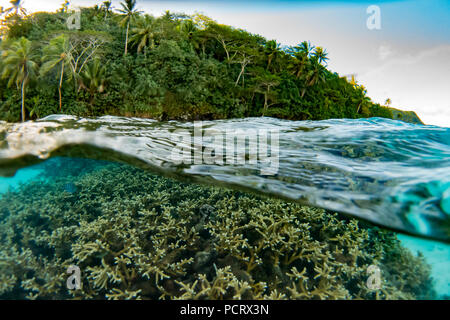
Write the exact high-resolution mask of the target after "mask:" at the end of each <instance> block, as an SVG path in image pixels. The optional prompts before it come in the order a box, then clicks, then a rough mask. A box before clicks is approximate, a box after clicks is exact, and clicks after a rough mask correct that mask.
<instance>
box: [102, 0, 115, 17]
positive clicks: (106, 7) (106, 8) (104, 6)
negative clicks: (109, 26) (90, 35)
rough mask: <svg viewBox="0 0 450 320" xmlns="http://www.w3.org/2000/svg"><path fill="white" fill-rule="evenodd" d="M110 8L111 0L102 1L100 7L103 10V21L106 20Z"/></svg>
mask: <svg viewBox="0 0 450 320" xmlns="http://www.w3.org/2000/svg"><path fill="white" fill-rule="evenodd" d="M112 8H113V7H112V2H111V1H103V3H102V9H103V10H104V11H105V21H106V18H107V17H108V14H109V13H110V12H111V10H112Z"/></svg>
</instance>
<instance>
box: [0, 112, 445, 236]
mask: <svg viewBox="0 0 450 320" xmlns="http://www.w3.org/2000/svg"><path fill="white" fill-rule="evenodd" d="M245 130H247V131H245ZM226 132H237V135H238V136H242V135H245V134H249V135H250V136H251V135H255V134H256V135H258V140H257V143H259V144H260V145H261V141H263V142H264V143H267V144H268V145H270V146H271V147H268V148H267V149H268V150H269V149H270V150H271V151H270V155H271V157H266V158H265V159H263V160H264V161H259V160H261V159H259V158H258V161H254V162H252V161H244V162H242V161H241V162H238V160H236V161H235V163H231V162H227V159H226V158H225V157H226V155H225V154H227V155H229V154H231V153H233V155H235V158H240V159H241V160H242V159H244V160H245V159H247V160H248V159H250V158H251V157H252V151H251V149H250V148H249V147H248V146H247V148H246V147H245V145H242V144H241V145H239V144H238V146H237V147H236V146H232V147H236V148H237V149H236V150H235V152H236V153H235V154H234V152H233V151H230V147H229V145H227V143H226V135H225V133H226ZM186 133H188V134H191V135H192V140H190V141H186V140H183V139H185V138H184V137H185V135H186ZM199 133H200V135H201V136H203V138H202V137H199ZM222 134H223V139H217V140H215V139H212V138H211V136H222ZM266 136H267V137H268V138H267V139H266ZM0 137H1V138H2V140H1V142H0V173H1V174H2V175H4V176H8V175H12V174H14V172H15V171H16V170H17V169H19V168H21V167H25V166H28V165H30V164H32V163H34V162H36V161H42V160H44V159H47V158H49V157H53V156H71V157H89V158H94V159H103V160H113V161H122V162H127V163H129V164H132V165H135V166H139V167H141V168H144V169H148V170H151V171H153V172H156V173H159V174H162V175H165V176H169V177H175V178H177V179H183V180H189V181H195V182H198V183H202V184H209V185H222V186H228V187H233V188H240V189H245V190H250V191H254V192H257V193H264V194H268V195H272V196H277V197H282V198H285V199H290V200H294V201H297V202H299V203H301V204H307V205H312V206H317V207H321V208H325V209H329V210H333V211H337V212H341V213H345V214H347V215H350V216H354V217H357V218H360V219H364V220H367V221H370V222H372V223H375V224H377V225H380V226H383V227H386V228H390V229H395V230H398V231H402V232H406V233H410V234H415V235H419V236H422V237H429V238H434V239H438V240H442V241H446V242H448V241H450V128H442V127H435V126H422V125H412V124H407V123H403V122H399V121H393V120H387V119H380V118H373V119H359V120H348V119H343V120H326V121H283V120H277V119H271V118H251V119H239V120H223V121H206V122H202V123H196V124H194V123H181V122H175V121H172V122H164V123H161V122H157V121H154V120H143V119H137V118H121V117H101V118H96V119H78V118H75V117H69V116H50V117H47V118H45V119H42V120H39V121H36V122H27V123H24V124H8V123H4V122H0ZM260 137H264V139H261V138H260ZM269 137H270V138H269ZM260 145H259V146H260ZM180 146H181V147H182V148H183V150H184V151H185V152H186V151H187V152H188V153H189V154H191V155H192V161H191V162H189V161H184V162H183V163H179V161H177V159H175V158H174V156H173V155H174V150H177V148H178V149H180ZM219 146H220V149H223V150H224V161H223V162H222V163H220V162H219V161H209V162H207V161H202V159H201V158H200V161H196V158H195V155H196V154H197V153H198V152H199V150H200V152H201V151H203V152H204V151H205V150H206V148H211V147H216V148H217V147H219ZM222 147H223V148H222ZM217 150H218V149H217ZM231 150H232V149H231ZM258 150H259V149H258ZM216 155H217V154H216ZM268 155H269V153H268ZM203 160H204V159H203ZM68 188H69V189H71V186H68Z"/></svg>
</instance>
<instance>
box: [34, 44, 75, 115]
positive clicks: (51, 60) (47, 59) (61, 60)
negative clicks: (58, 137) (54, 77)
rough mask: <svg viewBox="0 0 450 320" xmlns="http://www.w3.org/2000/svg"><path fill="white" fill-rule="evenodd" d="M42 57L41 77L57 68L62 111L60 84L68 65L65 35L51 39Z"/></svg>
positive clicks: (67, 47) (60, 101)
mask: <svg viewBox="0 0 450 320" xmlns="http://www.w3.org/2000/svg"><path fill="white" fill-rule="evenodd" d="M43 51H44V56H43V57H42V61H43V62H44V64H43V65H42V67H41V72H40V74H41V76H44V75H45V74H46V73H47V72H49V71H50V70H52V69H53V68H55V67H59V70H60V72H59V75H58V77H59V86H58V92H59V110H62V93H61V91H62V90H61V89H62V84H63V80H64V70H65V69H66V66H68V65H69V63H70V59H69V55H68V52H69V39H68V37H67V36H65V35H61V36H59V37H56V38H53V39H52V40H50V43H49V44H48V46H46V47H45V48H44V49H43Z"/></svg>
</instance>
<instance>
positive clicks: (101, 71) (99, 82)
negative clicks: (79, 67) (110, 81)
mask: <svg viewBox="0 0 450 320" xmlns="http://www.w3.org/2000/svg"><path fill="white" fill-rule="evenodd" d="M80 86H81V88H82V89H84V90H87V91H88V92H89V96H90V102H89V103H90V104H91V105H92V104H93V102H94V98H95V94H96V93H102V92H104V91H105V87H106V67H105V66H104V65H102V63H101V61H100V59H95V60H94V62H93V63H92V64H90V65H89V66H88V67H87V68H86V70H85V71H84V72H83V73H82V74H81V83H80Z"/></svg>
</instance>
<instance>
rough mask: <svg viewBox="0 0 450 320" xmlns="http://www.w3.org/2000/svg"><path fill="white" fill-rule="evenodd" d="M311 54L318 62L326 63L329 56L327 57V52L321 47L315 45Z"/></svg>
mask: <svg viewBox="0 0 450 320" xmlns="http://www.w3.org/2000/svg"><path fill="white" fill-rule="evenodd" d="M312 55H313V57H315V58H317V61H319V63H322V62H325V63H326V62H327V60H329V58H328V57H327V56H328V52H327V51H326V50H324V49H323V48H322V47H317V48H316V49H315V50H314V53H313V54H312Z"/></svg>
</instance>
